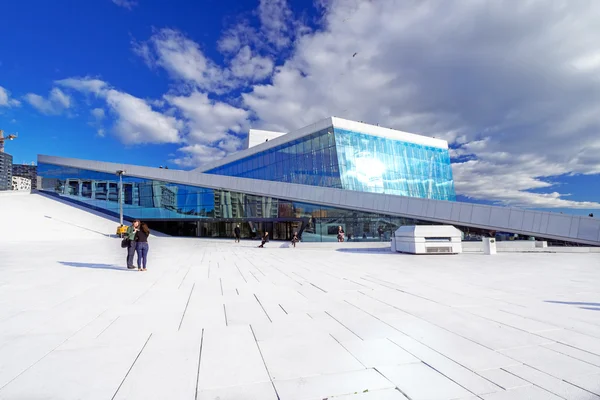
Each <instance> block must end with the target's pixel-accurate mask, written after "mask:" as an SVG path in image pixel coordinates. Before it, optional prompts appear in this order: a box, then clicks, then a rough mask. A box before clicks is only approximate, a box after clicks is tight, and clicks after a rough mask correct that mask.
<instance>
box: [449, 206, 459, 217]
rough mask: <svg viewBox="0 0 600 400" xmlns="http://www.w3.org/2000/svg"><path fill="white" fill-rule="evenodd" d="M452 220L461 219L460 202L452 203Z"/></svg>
mask: <svg viewBox="0 0 600 400" xmlns="http://www.w3.org/2000/svg"><path fill="white" fill-rule="evenodd" d="M450 219H451V220H452V221H460V203H453V204H452V213H451V214H450Z"/></svg>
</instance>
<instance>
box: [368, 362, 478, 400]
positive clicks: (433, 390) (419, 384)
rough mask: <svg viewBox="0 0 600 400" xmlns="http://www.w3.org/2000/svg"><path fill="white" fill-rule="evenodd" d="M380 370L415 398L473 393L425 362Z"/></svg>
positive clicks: (453, 397) (430, 398) (467, 395)
mask: <svg viewBox="0 0 600 400" xmlns="http://www.w3.org/2000/svg"><path fill="white" fill-rule="evenodd" d="M379 371H380V372H381V373H382V374H383V375H384V376H385V377H386V378H387V379H389V380H390V381H392V382H393V383H394V384H395V385H396V386H397V387H398V388H399V389H400V390H401V391H402V393H405V394H406V395H407V396H408V397H410V398H411V399H413V400H437V399H458V398H461V397H471V396H472V395H473V393H471V392H468V391H467V390H465V389H464V388H462V387H460V386H459V385H457V384H456V383H454V382H452V381H451V380H450V379H448V378H446V377H445V376H444V375H441V374H440V373H439V372H437V371H436V370H434V369H432V368H431V367H429V366H427V365H425V364H423V363H417V364H406V365H398V366H387V367H382V368H381V369H379Z"/></svg>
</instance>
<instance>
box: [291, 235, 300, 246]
mask: <svg viewBox="0 0 600 400" xmlns="http://www.w3.org/2000/svg"><path fill="white" fill-rule="evenodd" d="M299 241H300V239H299V238H298V232H294V236H292V244H293V245H294V247H296V243H298V242H299Z"/></svg>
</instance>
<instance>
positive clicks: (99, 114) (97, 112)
mask: <svg viewBox="0 0 600 400" xmlns="http://www.w3.org/2000/svg"><path fill="white" fill-rule="evenodd" d="M90 113H91V114H92V116H93V117H94V118H95V119H96V121H102V120H103V119H104V117H105V113H104V109H102V108H94V109H93V110H92V111H90Z"/></svg>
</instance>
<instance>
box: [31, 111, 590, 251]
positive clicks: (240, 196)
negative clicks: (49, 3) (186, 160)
mask: <svg viewBox="0 0 600 400" xmlns="http://www.w3.org/2000/svg"><path fill="white" fill-rule="evenodd" d="M253 132H254V133H253ZM253 132H251V133H250V135H253V134H255V133H256V131H253ZM266 136H270V137H271V139H269V140H267V138H265V137H266ZM257 137H258V139H256V137H255V138H254V139H252V138H249V140H248V141H247V143H248V148H247V149H245V150H242V151H240V152H238V153H235V154H233V155H231V156H229V157H226V158H224V159H222V160H220V161H218V162H215V163H212V164H210V165H206V166H204V167H202V168H198V169H196V170H194V171H180V170H172V169H168V170H167V169H159V168H148V167H140V166H134V165H123V164H114V163H104V162H99V161H87V160H77V159H64V158H59V157H53V156H41V155H40V156H38V169H37V173H38V176H39V177H40V179H41V184H40V185H41V186H39V187H38V189H39V190H41V191H43V192H45V193H49V194H52V195H55V196H59V197H61V198H63V199H67V200H69V201H72V202H76V203H78V204H81V205H85V206H87V207H90V208H93V209H96V210H99V211H102V212H105V213H108V214H111V215H115V216H116V215H118V212H119V198H121V199H122V202H123V210H124V215H125V219H127V220H133V219H141V220H144V221H147V222H149V223H150V225H151V227H154V228H155V229H157V230H161V231H164V232H166V233H170V234H175V235H190V236H201V237H232V235H233V230H234V228H235V226H236V225H238V224H239V225H240V228H241V230H242V235H243V237H246V238H258V237H260V235H261V234H262V233H263V232H269V235H270V236H271V238H272V239H275V240H277V239H280V240H289V239H291V237H292V235H293V233H294V232H297V233H298V234H299V235H300V236H301V237H302V240H304V241H336V240H337V233H338V229H339V227H341V228H342V229H343V230H344V232H345V237H346V240H350V241H372V240H375V241H379V240H389V238H390V235H391V234H392V232H394V231H395V230H396V229H397V228H398V227H399V226H402V225H418V224H435V223H443V224H453V225H455V226H457V227H459V228H461V229H462V230H463V231H464V232H469V231H470V230H471V229H473V230H478V232H479V233H478V234H481V233H482V232H493V231H502V232H513V233H519V234H522V235H530V236H536V237H538V238H551V239H557V240H565V241H567V240H570V241H574V242H579V243H587V244H597V243H600V221H598V220H597V219H594V218H579V217H575V216H564V215H560V214H551V213H543V212H534V211H528V210H517V209H509V208H505V207H493V206H485V205H474V204H468V203H460V202H457V201H456V195H455V192H454V181H453V176H452V167H451V164H450V156H449V152H448V145H447V143H446V142H445V141H442V140H439V139H434V138H429V137H424V136H419V135H414V134H410V133H406V132H400V131H395V130H391V129H386V128H382V127H379V126H373V125H366V124H362V123H357V122H353V121H347V120H342V119H339V118H328V119H326V120H323V121H320V122H318V123H315V124H313V125H310V126H307V127H305V128H302V129H299V130H297V131H294V132H290V133H287V134H284V135H280V134H278V133H276V132H266V133H265V131H260V132H259V136H257ZM251 139H252V140H251ZM263 139H264V140H263ZM121 170H124V171H125V174H124V175H123V188H122V194H121V197H119V179H118V176H117V174H116V171H121Z"/></svg>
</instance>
